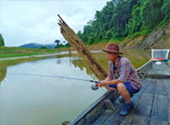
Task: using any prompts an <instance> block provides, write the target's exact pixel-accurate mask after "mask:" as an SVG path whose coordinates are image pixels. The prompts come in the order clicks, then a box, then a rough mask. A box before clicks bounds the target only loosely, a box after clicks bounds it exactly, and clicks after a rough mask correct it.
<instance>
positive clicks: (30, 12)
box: [0, 0, 110, 46]
mask: <svg viewBox="0 0 170 125" xmlns="http://www.w3.org/2000/svg"><path fill="white" fill-rule="evenodd" d="M107 1H110V0H0V34H2V36H3V38H4V42H5V46H20V45H23V44H27V43H40V44H51V43H54V41H55V40H56V39H58V40H60V41H64V37H63V36H62V35H61V33H60V27H59V25H58V17H57V14H60V16H61V17H62V18H63V19H64V20H65V22H66V23H67V24H68V25H69V26H70V27H71V28H72V29H73V30H74V31H75V32H76V33H77V32H78V31H79V30H81V31H83V27H84V25H86V24H87V22H88V21H90V20H93V19H94V16H95V13H96V11H101V10H102V8H103V7H104V6H105V5H106V2H107Z"/></svg>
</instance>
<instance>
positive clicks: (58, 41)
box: [54, 40, 61, 48]
mask: <svg viewBox="0 0 170 125" xmlns="http://www.w3.org/2000/svg"><path fill="white" fill-rule="evenodd" d="M54 43H56V44H57V45H56V48H58V47H59V44H60V43H61V41H60V40H55V41H54Z"/></svg>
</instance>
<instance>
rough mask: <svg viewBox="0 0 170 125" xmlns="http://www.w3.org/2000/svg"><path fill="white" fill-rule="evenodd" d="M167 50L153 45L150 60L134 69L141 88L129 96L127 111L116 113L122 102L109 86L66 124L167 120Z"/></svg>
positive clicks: (139, 124)
mask: <svg viewBox="0 0 170 125" xmlns="http://www.w3.org/2000/svg"><path fill="white" fill-rule="evenodd" d="M168 54H169V50H168V49H167V50H164V49H159V50H158V49H153V50H152V58H151V60H149V61H148V62H147V63H145V64H144V65H143V66H141V67H140V68H138V69H137V70H136V71H137V73H138V75H139V77H140V79H141V82H142V89H141V90H140V91H139V92H138V93H137V94H135V95H134V96H133V97H132V98H131V99H132V101H133V104H134V105H133V109H132V110H131V112H130V114H128V115H127V116H121V115H120V114H119V112H120V110H121V108H122V106H123V104H122V103H120V102H119V101H118V98H119V94H118V93H117V92H113V91H111V90H109V91H107V92H106V93H105V94H104V95H102V96H101V97H100V98H99V99H98V100H96V101H95V102H94V103H93V104H91V105H90V106H89V107H88V108H87V109H85V110H84V111H83V112H82V113H81V114H80V115H78V116H77V117H76V118H75V119H73V120H72V121H71V122H70V123H69V125H147V124H151V125H162V124H163V125H164V124H165V125H166V124H167V125H168V124H170V93H169V89H170V61H169V60H168ZM153 58H154V59H153Z"/></svg>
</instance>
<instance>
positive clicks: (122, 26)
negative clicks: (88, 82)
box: [77, 0, 170, 44]
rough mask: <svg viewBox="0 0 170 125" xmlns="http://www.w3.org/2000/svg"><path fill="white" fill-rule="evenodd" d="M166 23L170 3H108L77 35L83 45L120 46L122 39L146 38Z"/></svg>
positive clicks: (169, 17) (131, 0) (129, 0)
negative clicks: (107, 44) (116, 43)
mask: <svg viewBox="0 0 170 125" xmlns="http://www.w3.org/2000/svg"><path fill="white" fill-rule="evenodd" d="M169 22H170V0H111V1H110V2H107V4H106V5H105V6H104V8H103V9H102V10H101V11H96V14H95V17H94V19H93V20H90V21H89V22H88V23H87V25H85V26H84V29H83V31H78V33H77V34H78V36H79V37H80V38H81V39H82V40H83V42H84V43H86V44H93V43H97V42H101V41H110V40H112V41H114V40H118V41H120V42H121V40H123V39H124V38H126V37H129V38H132V37H136V36H139V35H147V34H148V33H149V32H150V31H151V30H152V29H154V28H157V27H162V26H165V25H166V24H167V23H169Z"/></svg>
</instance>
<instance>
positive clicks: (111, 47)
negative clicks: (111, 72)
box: [103, 43, 123, 54]
mask: <svg viewBox="0 0 170 125" xmlns="http://www.w3.org/2000/svg"><path fill="white" fill-rule="evenodd" d="M103 51H104V52H107V53H114V54H123V53H122V52H119V46H118V45H117V44H114V43H110V44H108V45H107V47H106V49H104V50H103Z"/></svg>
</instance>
